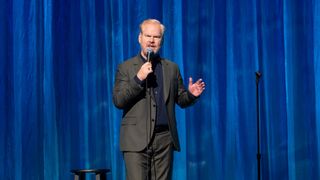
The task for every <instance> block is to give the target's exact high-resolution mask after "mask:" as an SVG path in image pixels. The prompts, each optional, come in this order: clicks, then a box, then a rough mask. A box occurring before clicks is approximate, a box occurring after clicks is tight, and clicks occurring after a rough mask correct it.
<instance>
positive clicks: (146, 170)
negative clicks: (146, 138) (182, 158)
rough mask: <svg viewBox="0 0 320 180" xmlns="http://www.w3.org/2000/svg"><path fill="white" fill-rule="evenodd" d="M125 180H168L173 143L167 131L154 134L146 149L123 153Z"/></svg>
mask: <svg viewBox="0 0 320 180" xmlns="http://www.w3.org/2000/svg"><path fill="white" fill-rule="evenodd" d="M123 156H124V161H125V165H126V179H127V180H170V179H171V177H172V164H173V143H172V141H171V135H170V132H169V131H164V132H158V133H154V135H153V137H152V141H151V143H150V145H149V148H148V149H144V150H143V151H141V152H129V151H126V152H123Z"/></svg>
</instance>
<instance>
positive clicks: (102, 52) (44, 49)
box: [0, 0, 320, 180]
mask: <svg viewBox="0 0 320 180" xmlns="http://www.w3.org/2000/svg"><path fill="white" fill-rule="evenodd" d="M0 4H1V6H0V40H1V41H0V127H1V131H0V177H1V179H6V180H22V179H23V180H29V179H30V180H34V179H46V180H57V179H72V174H71V173H70V170H71V169H76V168H110V169H111V173H110V174H108V178H110V179H114V180H119V179H125V168H124V164H123V160H122V154H121V152H120V151H119V143H118V141H119V127H120V119H121V111H120V110H118V109H116V108H115V107H114V106H113V104H112V98H111V93H112V87H113V82H114V75H115V70H116V67H117V65H118V64H119V63H121V62H123V61H124V60H125V59H127V58H129V57H132V56H134V55H136V54H137V53H138V51H139V44H138V42H137V37H138V34H139V29H138V28H139V27H138V26H139V23H140V22H141V21H142V20H144V19H146V18H157V19H159V20H160V21H162V22H163V23H164V25H165V26H166V33H165V42H164V44H163V48H162V50H161V54H162V55H163V56H164V57H167V58H169V59H171V60H173V61H174V62H176V63H177V64H178V65H179V67H180V68H181V72H182V74H183V76H184V81H185V83H186V85H187V83H188V78H189V77H190V76H192V77H193V79H194V80H196V79H198V78H203V79H204V81H205V82H206V83H207V86H206V90H205V92H204V94H203V95H202V97H201V99H200V100H199V101H198V102H197V103H196V104H195V105H194V106H193V107H190V108H188V109H186V110H184V109H181V108H179V107H177V121H178V124H179V127H178V128H179V135H180V140H181V145H182V151H181V152H180V153H175V161H174V172H173V176H174V177H173V179H175V180H180V179H181V180H185V179H189V180H194V179H201V180H203V179H219V180H220V179H221V180H225V179H226V180H234V179H237V180H253V179H256V178H257V159H256V153H257V127H256V126H257V124H256V123H257V122H256V120H257V117H256V116H257V112H256V84H255V72H256V71H260V72H261V73H262V77H261V79H260V83H259V92H260V96H259V98H260V120H261V122H260V123H261V124H260V125H261V126H260V129H261V153H262V159H261V173H262V177H263V179H290V180H296V179H320V173H319V172H320V165H319V162H320V78H319V77H320V0H311V1H307V0H284V1H282V0H243V1H237V0H203V1H194V0H176V1H171V0H163V1H147V0H122V1H121V0H120V1H119V0H96V1H94V0H69V1H65V0H9V1H8V0H0Z"/></svg>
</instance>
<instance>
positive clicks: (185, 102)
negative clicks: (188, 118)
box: [176, 66, 198, 108]
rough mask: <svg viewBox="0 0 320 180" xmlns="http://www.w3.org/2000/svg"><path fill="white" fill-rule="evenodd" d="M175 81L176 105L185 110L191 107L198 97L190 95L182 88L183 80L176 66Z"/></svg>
mask: <svg viewBox="0 0 320 180" xmlns="http://www.w3.org/2000/svg"><path fill="white" fill-rule="evenodd" d="M176 69H177V71H176V79H177V86H176V87H177V89H176V90H177V96H176V103H177V104H178V105H179V106H180V107H182V108H186V107H188V106H191V105H193V104H194V103H195V102H196V100H197V99H198V97H196V96H194V95H192V94H191V93H190V92H189V91H188V90H187V89H186V88H185V86H184V84H183V79H182V76H181V74H180V70H179V68H178V66H177V67H176Z"/></svg>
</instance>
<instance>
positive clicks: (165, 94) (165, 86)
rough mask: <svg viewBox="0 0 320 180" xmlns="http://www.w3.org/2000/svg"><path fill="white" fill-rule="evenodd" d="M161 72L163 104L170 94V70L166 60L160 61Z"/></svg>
mask: <svg viewBox="0 0 320 180" xmlns="http://www.w3.org/2000/svg"><path fill="white" fill-rule="evenodd" d="M162 72H163V74H162V75H163V97H164V102H167V99H168V97H169V92H170V80H169V78H170V68H169V65H168V62H166V60H162Z"/></svg>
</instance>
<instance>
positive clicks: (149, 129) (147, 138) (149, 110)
mask: <svg viewBox="0 0 320 180" xmlns="http://www.w3.org/2000/svg"><path fill="white" fill-rule="evenodd" d="M150 55H151V50H150V49H147V62H150V61H151V59H150ZM148 76H149V75H148ZM148 76H147V78H146V90H147V93H148V98H147V100H148V105H149V106H148V116H149V118H148V120H149V122H148V121H147V122H146V133H147V134H146V136H147V137H146V141H147V142H146V145H147V180H149V169H150V171H151V164H150V163H149V155H150V154H151V151H152V149H150V147H149V137H150V138H151V87H148V84H149V83H148ZM148 123H149V128H148ZM149 131H150V132H149Z"/></svg>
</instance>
